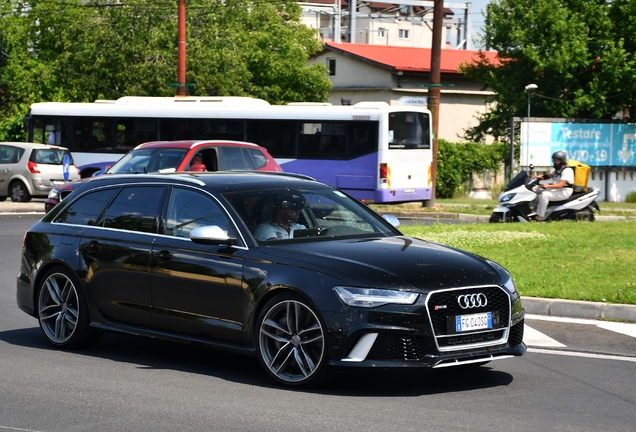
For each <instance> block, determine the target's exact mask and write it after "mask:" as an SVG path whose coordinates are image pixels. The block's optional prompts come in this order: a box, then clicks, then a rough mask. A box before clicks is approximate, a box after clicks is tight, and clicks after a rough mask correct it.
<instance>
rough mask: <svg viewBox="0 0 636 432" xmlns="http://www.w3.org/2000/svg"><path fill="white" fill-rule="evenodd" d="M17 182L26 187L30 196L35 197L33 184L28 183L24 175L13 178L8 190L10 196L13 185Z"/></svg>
mask: <svg viewBox="0 0 636 432" xmlns="http://www.w3.org/2000/svg"><path fill="white" fill-rule="evenodd" d="M16 182H20V183H22V184H23V185H24V187H25V188H26V190H27V192H29V195H33V187H32V186H31V182H30V181H28V180H27V179H26V178H25V177H24V176H22V175H16V176H13V177H11V179H10V180H9V188H8V189H7V193H8V194H9V196H11V195H10V194H11V188H12V187H13V185H14V184H15V183H16Z"/></svg>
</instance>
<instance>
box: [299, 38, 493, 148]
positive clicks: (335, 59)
mask: <svg viewBox="0 0 636 432" xmlns="http://www.w3.org/2000/svg"><path fill="white" fill-rule="evenodd" d="M431 51H432V50H431V49H430V48H412V47H401V46H384V45H370V44H350V43H335V42H327V43H325V46H324V50H323V51H322V52H321V53H319V54H318V55H316V56H314V58H312V59H311V60H310V61H311V62H312V63H315V62H320V63H323V64H324V65H325V66H326V67H327V69H328V70H329V77H330V79H331V83H332V85H333V88H332V90H331V92H330V96H329V102H331V103H332V104H334V105H341V104H343V103H344V104H355V103H357V102H362V101H384V102H387V103H388V104H390V105H399V104H417V105H427V96H428V92H429V84H430V65H431ZM484 54H485V56H486V59H487V60H488V61H490V62H495V63H496V62H497V61H498V60H497V53H496V52H494V51H486V52H484ZM477 60H478V51H469V50H451V49H443V50H442V54H441V66H440V69H441V89H440V90H441V99H440V117H439V137H440V138H443V139H446V140H448V141H453V142H457V141H460V140H461V139H462V138H461V137H463V135H464V131H465V130H466V129H467V128H469V127H472V126H476V125H477V119H476V116H477V115H478V114H481V113H484V112H486V110H487V109H488V104H487V98H488V96H490V95H492V94H493V92H492V91H490V90H488V89H484V85H483V83H480V82H477V81H474V80H472V79H469V78H467V77H465V76H464V74H462V73H461V72H460V70H459V68H460V66H461V65H463V64H470V63H472V62H476V61H477Z"/></svg>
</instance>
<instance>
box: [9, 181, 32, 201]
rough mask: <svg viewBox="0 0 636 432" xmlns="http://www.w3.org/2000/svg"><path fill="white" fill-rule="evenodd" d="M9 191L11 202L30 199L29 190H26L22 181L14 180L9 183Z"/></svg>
mask: <svg viewBox="0 0 636 432" xmlns="http://www.w3.org/2000/svg"><path fill="white" fill-rule="evenodd" d="M9 191H10V193H11V201H13V202H29V201H31V195H30V194H29V191H28V190H27V188H26V186H25V185H24V183H22V182H21V181H19V180H16V181H14V182H13V183H11V186H10V187H9Z"/></svg>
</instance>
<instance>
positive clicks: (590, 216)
mask: <svg viewBox="0 0 636 432" xmlns="http://www.w3.org/2000/svg"><path fill="white" fill-rule="evenodd" d="M576 220H577V221H583V222H594V212H593V211H592V210H590V209H585V210H581V211H578V212H576Z"/></svg>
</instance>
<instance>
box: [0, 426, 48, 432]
mask: <svg viewBox="0 0 636 432" xmlns="http://www.w3.org/2000/svg"><path fill="white" fill-rule="evenodd" d="M0 429H4V430H10V431H20V432H41V431H37V430H35V429H22V428H14V427H10V426H0Z"/></svg>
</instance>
